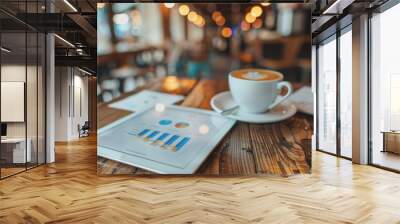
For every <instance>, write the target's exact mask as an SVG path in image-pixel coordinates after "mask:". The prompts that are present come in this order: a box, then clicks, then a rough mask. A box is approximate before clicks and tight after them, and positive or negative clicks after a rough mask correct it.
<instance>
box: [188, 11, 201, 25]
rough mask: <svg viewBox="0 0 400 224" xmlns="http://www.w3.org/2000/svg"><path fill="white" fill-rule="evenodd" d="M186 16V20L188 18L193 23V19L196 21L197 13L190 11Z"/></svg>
mask: <svg viewBox="0 0 400 224" xmlns="http://www.w3.org/2000/svg"><path fill="white" fill-rule="evenodd" d="M187 17H188V20H189V21H190V22H192V23H194V21H196V19H197V17H198V15H197V13H196V12H193V11H191V12H189V14H188V16H187Z"/></svg>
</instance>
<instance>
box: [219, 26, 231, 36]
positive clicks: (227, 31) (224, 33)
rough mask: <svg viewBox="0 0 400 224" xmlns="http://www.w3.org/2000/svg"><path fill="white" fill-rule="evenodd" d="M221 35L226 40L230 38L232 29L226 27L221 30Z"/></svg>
mask: <svg viewBox="0 0 400 224" xmlns="http://www.w3.org/2000/svg"><path fill="white" fill-rule="evenodd" d="M221 35H222V36H223V37H225V38H229V37H231V36H232V29H231V28H229V27H224V28H222V30H221Z"/></svg>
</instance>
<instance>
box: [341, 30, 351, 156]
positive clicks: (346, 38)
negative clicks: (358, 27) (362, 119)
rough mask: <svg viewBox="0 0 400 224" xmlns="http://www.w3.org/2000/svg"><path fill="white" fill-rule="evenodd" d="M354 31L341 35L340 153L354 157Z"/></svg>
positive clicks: (346, 31)
mask: <svg viewBox="0 0 400 224" xmlns="http://www.w3.org/2000/svg"><path fill="white" fill-rule="evenodd" d="M351 48H352V33H351V26H350V27H348V28H347V29H346V30H345V31H344V33H343V34H342V35H341V36H340V50H339V52H340V107H339V108H340V155H341V156H344V157H347V158H351V157H352V148H351V145H352V144H351V143H352V98H353V94H352V74H353V73H352V49H351Z"/></svg>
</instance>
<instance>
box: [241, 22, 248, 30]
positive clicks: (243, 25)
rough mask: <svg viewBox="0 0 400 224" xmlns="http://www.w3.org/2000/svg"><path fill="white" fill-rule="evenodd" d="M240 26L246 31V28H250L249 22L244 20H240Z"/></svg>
mask: <svg viewBox="0 0 400 224" xmlns="http://www.w3.org/2000/svg"><path fill="white" fill-rule="evenodd" d="M240 28H241V29H242V30H243V31H248V30H249V29H250V24H249V23H248V22H246V21H242V22H241V23H240Z"/></svg>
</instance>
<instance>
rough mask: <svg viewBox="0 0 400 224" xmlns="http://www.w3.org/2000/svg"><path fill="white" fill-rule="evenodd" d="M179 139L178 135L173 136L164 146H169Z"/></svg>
mask: <svg viewBox="0 0 400 224" xmlns="http://www.w3.org/2000/svg"><path fill="white" fill-rule="evenodd" d="M178 138H179V135H173V136H172V137H171V138H169V139H168V141H167V142H165V144H164V145H166V146H168V145H171V144H172V143H174V141H175V140H177V139H178Z"/></svg>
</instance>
